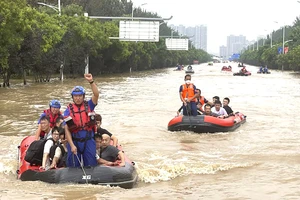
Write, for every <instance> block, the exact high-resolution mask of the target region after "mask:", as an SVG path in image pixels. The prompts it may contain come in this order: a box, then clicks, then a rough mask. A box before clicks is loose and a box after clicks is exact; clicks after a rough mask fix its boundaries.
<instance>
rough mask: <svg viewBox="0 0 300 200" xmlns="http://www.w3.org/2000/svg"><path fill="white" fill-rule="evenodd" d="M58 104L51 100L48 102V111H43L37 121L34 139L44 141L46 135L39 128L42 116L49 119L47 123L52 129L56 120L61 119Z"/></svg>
mask: <svg viewBox="0 0 300 200" xmlns="http://www.w3.org/2000/svg"><path fill="white" fill-rule="evenodd" d="M60 107H61V105H60V102H59V101H58V100H56V99H53V100H51V101H50V103H49V109H47V110H44V112H43V113H42V114H41V116H40V118H39V120H38V129H37V130H36V132H35V139H36V140H39V139H45V138H46V137H47V136H46V133H45V132H44V131H42V128H41V124H40V123H41V118H42V117H44V116H47V117H49V123H50V128H53V127H54V126H55V125H56V120H57V119H58V118H62V114H61V112H60Z"/></svg>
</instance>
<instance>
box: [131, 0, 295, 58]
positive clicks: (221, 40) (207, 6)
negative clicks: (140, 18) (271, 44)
mask: <svg viewBox="0 0 300 200" xmlns="http://www.w3.org/2000/svg"><path fill="white" fill-rule="evenodd" d="M132 1H133V4H134V7H139V6H140V5H141V4H143V3H147V4H146V5H143V6H142V7H141V8H143V9H146V10H147V11H150V12H156V13H157V14H158V15H160V16H161V17H163V18H169V17H170V16H173V18H172V19H171V20H170V21H169V22H168V24H174V25H180V24H181V25H184V26H186V27H187V26H196V25H206V26H207V50H208V52H209V53H219V46H221V45H225V46H226V40H227V36H228V35H231V34H232V35H244V36H246V39H247V40H249V41H251V40H256V38H257V36H262V35H267V34H268V33H270V32H271V31H272V30H277V29H279V28H280V27H282V26H283V25H284V24H286V25H292V24H293V22H294V20H295V19H296V17H297V16H300V3H298V2H297V0H285V1H284V0H132ZM274 21H277V22H278V23H275V22H274Z"/></svg>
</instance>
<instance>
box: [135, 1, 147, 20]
mask: <svg viewBox="0 0 300 200" xmlns="http://www.w3.org/2000/svg"><path fill="white" fill-rule="evenodd" d="M146 4H147V3H142V4H141V5H140V6H138V7H141V6H144V5H146ZM131 18H132V21H133V3H132V7H131Z"/></svg>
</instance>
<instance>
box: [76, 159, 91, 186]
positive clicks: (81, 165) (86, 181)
mask: <svg viewBox="0 0 300 200" xmlns="http://www.w3.org/2000/svg"><path fill="white" fill-rule="evenodd" d="M75 155H76V158H77V160H78V162H79V164H80V167H81V170H82V172H83V174H84V176H85V183H86V184H88V180H87V176H86V173H85V170H84V169H83V164H82V162H80V160H79V158H78V155H77V154H75Z"/></svg>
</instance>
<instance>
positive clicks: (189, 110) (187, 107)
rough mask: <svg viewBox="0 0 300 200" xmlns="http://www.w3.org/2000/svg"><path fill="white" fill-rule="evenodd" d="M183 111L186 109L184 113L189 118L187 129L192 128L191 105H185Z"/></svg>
mask: <svg viewBox="0 0 300 200" xmlns="http://www.w3.org/2000/svg"><path fill="white" fill-rule="evenodd" d="M185 109H186V112H187V114H188V116H189V121H190V126H189V128H192V120H191V104H190V103H187V104H186V106H185Z"/></svg>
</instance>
